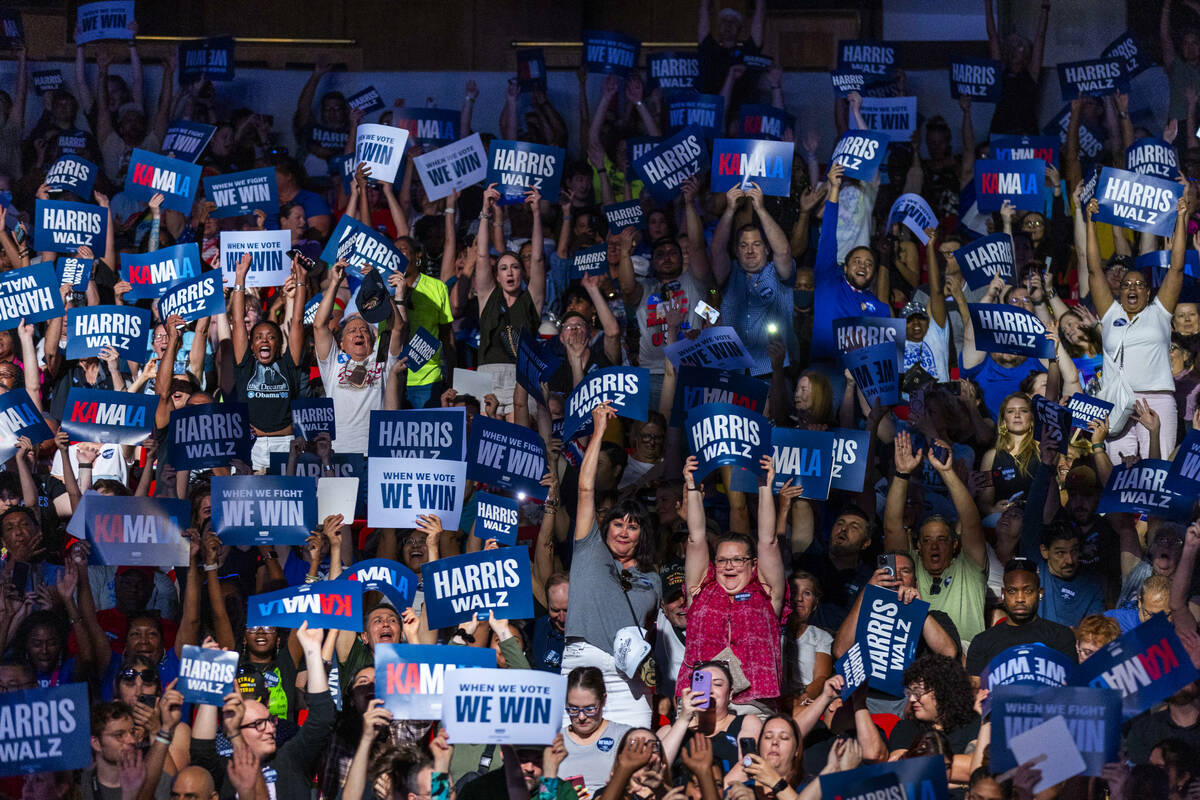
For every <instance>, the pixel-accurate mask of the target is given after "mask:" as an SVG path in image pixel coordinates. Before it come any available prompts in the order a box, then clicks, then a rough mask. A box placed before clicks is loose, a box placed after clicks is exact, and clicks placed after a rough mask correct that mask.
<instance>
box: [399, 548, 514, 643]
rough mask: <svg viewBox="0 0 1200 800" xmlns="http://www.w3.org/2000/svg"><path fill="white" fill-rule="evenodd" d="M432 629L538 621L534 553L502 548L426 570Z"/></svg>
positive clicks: (423, 581)
mask: <svg viewBox="0 0 1200 800" xmlns="http://www.w3.org/2000/svg"><path fill="white" fill-rule="evenodd" d="M421 588H422V589H423V590H424V592H425V611H426V614H427V615H428V617H429V627H430V629H431V630H432V629H433V628H452V627H454V626H455V625H458V624H459V623H462V622H466V621H467V620H471V619H487V617H488V611H489V610H490V611H493V612H494V613H495V614H496V619H507V620H517V619H530V618H532V617H533V581H532V579H531V578H530V575H529V550H528V548H525V547H502V548H500V549H498V550H480V551H479V552H476V553H466V554H465V555H461V556H451V557H450V558H439V559H438V560H437V561H430V562H428V563H425V564H422V565H421Z"/></svg>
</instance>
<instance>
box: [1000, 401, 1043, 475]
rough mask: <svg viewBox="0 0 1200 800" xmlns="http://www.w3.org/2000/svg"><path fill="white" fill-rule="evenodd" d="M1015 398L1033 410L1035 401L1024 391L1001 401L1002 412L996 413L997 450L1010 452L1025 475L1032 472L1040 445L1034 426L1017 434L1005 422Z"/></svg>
mask: <svg viewBox="0 0 1200 800" xmlns="http://www.w3.org/2000/svg"><path fill="white" fill-rule="evenodd" d="M1013 400H1020V401H1021V402H1023V403H1024V404H1025V405H1027V406H1029V410H1030V411H1033V401H1031V400H1030V399H1029V395H1027V394H1024V393H1023V392H1013V393H1012V394H1010V395H1009V396H1008V397H1006V398H1004V401H1003V402H1002V403H1000V413H999V414H997V415H996V450H998V451H1003V452H1005V453H1008V454H1009V455H1011V456H1012V457H1013V461H1015V462H1016V464H1017V472H1019V473H1020V474H1021V475H1023V476H1029V475H1031V474H1032V466H1033V462H1034V458H1035V457H1036V456H1037V450H1038V445H1037V442H1036V441H1034V438H1033V428H1032V427H1030V429H1029V430H1028V431H1026V432H1025V433H1023V434H1020V435H1016V434H1013V433H1012V432H1011V431H1009V429H1008V426H1007V425H1005V424H1004V412H1005V411H1007V410H1008V404H1009V403H1011V402H1012V401H1013Z"/></svg>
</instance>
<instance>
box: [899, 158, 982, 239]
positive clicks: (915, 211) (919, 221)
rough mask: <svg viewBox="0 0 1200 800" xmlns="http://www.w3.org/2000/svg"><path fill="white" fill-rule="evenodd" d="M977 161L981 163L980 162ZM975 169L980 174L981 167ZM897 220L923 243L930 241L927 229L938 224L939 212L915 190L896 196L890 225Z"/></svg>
mask: <svg viewBox="0 0 1200 800" xmlns="http://www.w3.org/2000/svg"><path fill="white" fill-rule="evenodd" d="M975 163H976V164H979V163H980V162H978V161H977V162H975ZM975 169H976V174H978V169H979V167H978V166H976V168H975ZM897 222H899V223H901V224H902V225H904V227H906V228H908V229H909V230H910V231H912V232H913V236H916V237H917V240H918V241H919V242H920V243H921V244H925V243H926V242H928V241H929V236H928V235H927V234H926V233H925V229H926V228H936V227H937V226H938V218H937V214H934V213H933V209H932V208H930V207H929V202H928V201H927V200H926V199H925V198H924V197H921V195H919V194H915V193H913V192H906V193H905V194H902V195H900V196H899V197H897V198H896V202H894V203H892V210H891V211H889V212H888V225H889V226H891V225H893V224H895V223H897Z"/></svg>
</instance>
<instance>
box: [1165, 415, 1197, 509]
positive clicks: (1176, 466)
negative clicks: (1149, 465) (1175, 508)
mask: <svg viewBox="0 0 1200 800" xmlns="http://www.w3.org/2000/svg"><path fill="white" fill-rule="evenodd" d="M1166 487H1167V488H1168V489H1170V490H1171V491H1174V492H1179V493H1180V494H1187V493H1192V494H1193V495H1196V494H1200V430H1196V429H1192V430H1190V431H1188V433H1187V436H1185V437H1184V438H1183V441H1182V442H1180V443H1179V449H1178V450H1177V451H1176V453H1175V460H1174V461H1172V462H1171V468H1170V469H1168V470H1167V483H1166Z"/></svg>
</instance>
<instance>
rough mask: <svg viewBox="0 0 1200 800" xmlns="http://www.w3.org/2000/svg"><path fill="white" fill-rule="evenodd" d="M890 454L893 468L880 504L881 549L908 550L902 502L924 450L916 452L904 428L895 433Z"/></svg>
mask: <svg viewBox="0 0 1200 800" xmlns="http://www.w3.org/2000/svg"><path fill="white" fill-rule="evenodd" d="M893 444H894V448H893V450H894V452H893V455H892V458H893V461H894V462H895V466H896V471H895V472H894V473H893V474H892V482H891V485H889V486H888V494H887V501H886V502H885V504H884V508H883V549H884V550H899V551H901V552H905V553H907V552H908V550H909V548H910V547H911V543H910V542H909V541H908V534H907V533H906V532H905V530H904V504H905V503H906V502H907V500H908V481H909V478H910V477H911V476H912V473H913V472H914V471H915V470H917V469H918V468H919V467H920V466H921V456H922V454H923V453H924V451H923V450H917V451H916V452H915V453H914V452H913V448H912V437H911V436H909V434H908V432H907V431H900V432H899V433H897V434H896V438H895V441H894V442H893Z"/></svg>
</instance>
